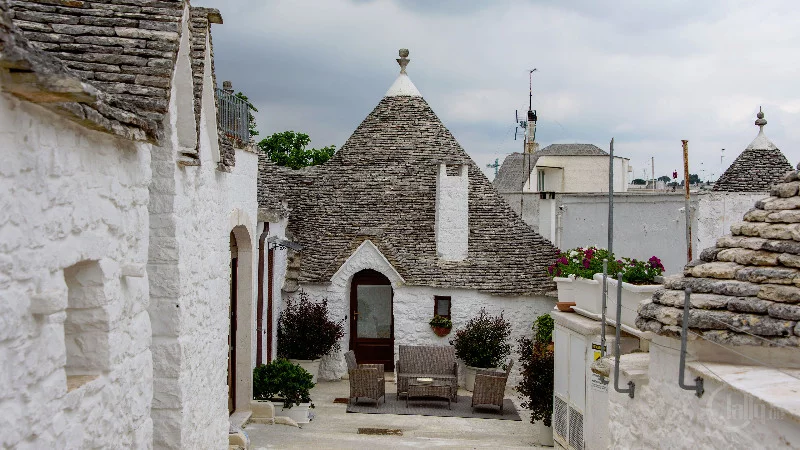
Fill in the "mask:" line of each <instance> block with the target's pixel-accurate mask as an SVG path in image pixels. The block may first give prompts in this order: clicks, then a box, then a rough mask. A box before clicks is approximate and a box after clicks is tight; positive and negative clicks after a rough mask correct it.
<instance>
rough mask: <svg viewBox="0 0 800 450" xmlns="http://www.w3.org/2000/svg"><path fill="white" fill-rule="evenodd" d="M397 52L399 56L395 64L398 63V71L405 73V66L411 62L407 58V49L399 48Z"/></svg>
mask: <svg viewBox="0 0 800 450" xmlns="http://www.w3.org/2000/svg"><path fill="white" fill-rule="evenodd" d="M398 53H399V55H400V57H399V58H397V64H400V73H406V66H407V65H408V63H410V62H411V60H410V59H408V49H407V48H401V49H400V51H399V52H398Z"/></svg>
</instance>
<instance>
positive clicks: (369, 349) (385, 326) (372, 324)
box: [350, 270, 394, 370]
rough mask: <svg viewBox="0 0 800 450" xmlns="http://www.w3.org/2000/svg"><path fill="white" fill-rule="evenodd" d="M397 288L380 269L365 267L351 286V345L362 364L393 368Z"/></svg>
mask: <svg viewBox="0 0 800 450" xmlns="http://www.w3.org/2000/svg"><path fill="white" fill-rule="evenodd" d="M393 297H394V292H393V291H392V285H391V283H390V282H389V279H388V278H386V277H385V276H384V275H383V274H381V273H380V272H377V271H374V270H363V271H361V272H359V273H357V274H355V276H353V282H352V285H351V286H350V349H351V350H353V351H354V352H355V354H356V361H358V363H359V364H383V365H384V368H385V369H386V370H394V305H393Z"/></svg>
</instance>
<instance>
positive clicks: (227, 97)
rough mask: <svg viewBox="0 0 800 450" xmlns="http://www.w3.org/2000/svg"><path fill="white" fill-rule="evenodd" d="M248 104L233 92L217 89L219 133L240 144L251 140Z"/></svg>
mask: <svg viewBox="0 0 800 450" xmlns="http://www.w3.org/2000/svg"><path fill="white" fill-rule="evenodd" d="M248 112H249V111H248V108H247V102H245V101H244V100H242V99H240V98H239V97H236V96H235V95H233V92H231V91H226V90H225V89H219V88H217V125H218V128H219V132H220V133H221V134H224V135H225V136H227V137H228V138H229V139H232V140H234V141H238V142H240V143H247V142H248V141H249V140H250V130H249V129H248V125H249V122H250V120H249V115H248Z"/></svg>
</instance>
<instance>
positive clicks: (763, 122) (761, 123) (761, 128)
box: [756, 106, 767, 133]
mask: <svg viewBox="0 0 800 450" xmlns="http://www.w3.org/2000/svg"><path fill="white" fill-rule="evenodd" d="M756 117H757V119H756V125H758V132H759V133H763V132H764V125H766V124H767V119H765V118H764V112H763V111H761V107H760V106H759V107H758V114H756Z"/></svg>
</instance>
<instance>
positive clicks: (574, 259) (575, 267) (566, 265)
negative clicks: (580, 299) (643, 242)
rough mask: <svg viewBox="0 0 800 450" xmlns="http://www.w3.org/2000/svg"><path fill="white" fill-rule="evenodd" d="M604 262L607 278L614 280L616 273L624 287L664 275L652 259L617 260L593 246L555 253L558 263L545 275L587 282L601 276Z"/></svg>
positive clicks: (606, 251)
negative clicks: (578, 278) (569, 277)
mask: <svg viewBox="0 0 800 450" xmlns="http://www.w3.org/2000/svg"><path fill="white" fill-rule="evenodd" d="M604 259H607V260H608V276H609V277H612V278H614V277H615V275H616V274H617V273H618V272H622V281H624V282H626V283H640V284H646V283H652V282H653V280H654V278H655V277H656V276H658V275H661V274H662V273H663V272H664V265H663V264H661V260H660V259H658V257H656V256H652V257H651V258H650V259H649V260H647V261H646V262H645V261H639V260H637V259H632V258H620V259H617V258H616V257H615V256H614V254H613V253H610V252H609V251H608V250H606V249H604V248H598V247H594V246H592V247H587V248H583V247H578V248H574V249H571V250H567V251H566V252H561V251H559V253H558V259H557V260H556V262H555V263H554V264H553V265H551V266H550V267H548V268H547V271H548V273H549V274H550V276H552V277H567V276H569V275H574V276H576V277H581V278H587V279H591V278H592V276H593V275H594V274H596V273H603V260H604Z"/></svg>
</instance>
